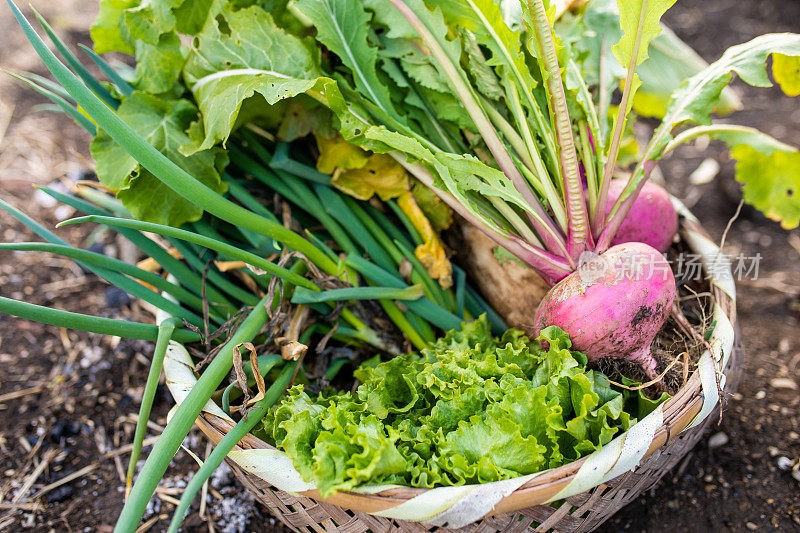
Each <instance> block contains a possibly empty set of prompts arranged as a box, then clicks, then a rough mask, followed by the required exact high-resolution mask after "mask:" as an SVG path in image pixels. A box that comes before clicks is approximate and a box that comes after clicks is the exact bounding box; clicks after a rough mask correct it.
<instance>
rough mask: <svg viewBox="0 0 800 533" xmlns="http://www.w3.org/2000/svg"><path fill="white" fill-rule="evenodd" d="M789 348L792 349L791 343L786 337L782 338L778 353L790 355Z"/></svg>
mask: <svg viewBox="0 0 800 533" xmlns="http://www.w3.org/2000/svg"><path fill="white" fill-rule="evenodd" d="M789 348H791V343H790V342H789V339H788V338H786V337H784V338H782V339H781V342H779V343H778V351H779V352H781V353H782V354H787V353H789Z"/></svg>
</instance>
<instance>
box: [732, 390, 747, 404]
mask: <svg viewBox="0 0 800 533" xmlns="http://www.w3.org/2000/svg"><path fill="white" fill-rule="evenodd" d="M733 399H734V400H736V401H737V402H741V401H742V400H744V395H743V394H742V393H741V392H734V393H733Z"/></svg>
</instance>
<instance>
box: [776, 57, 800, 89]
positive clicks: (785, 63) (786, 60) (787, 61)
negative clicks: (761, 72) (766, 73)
mask: <svg viewBox="0 0 800 533" xmlns="http://www.w3.org/2000/svg"><path fill="white" fill-rule="evenodd" d="M772 75H773V76H775V81H777V82H778V85H780V86H781V89H783V92H785V93H786V94H787V95H789V96H797V95H800V56H786V55H783V54H772Z"/></svg>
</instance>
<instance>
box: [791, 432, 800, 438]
mask: <svg viewBox="0 0 800 533" xmlns="http://www.w3.org/2000/svg"><path fill="white" fill-rule="evenodd" d="M789 438H790V439H792V440H797V439H800V433H797V432H796V431H790V432H789Z"/></svg>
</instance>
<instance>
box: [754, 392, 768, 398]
mask: <svg viewBox="0 0 800 533" xmlns="http://www.w3.org/2000/svg"><path fill="white" fill-rule="evenodd" d="M766 397H767V392H766V391H763V390H760V391H758V392H757V393H756V400H763V399H764V398H766Z"/></svg>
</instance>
